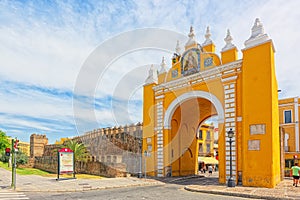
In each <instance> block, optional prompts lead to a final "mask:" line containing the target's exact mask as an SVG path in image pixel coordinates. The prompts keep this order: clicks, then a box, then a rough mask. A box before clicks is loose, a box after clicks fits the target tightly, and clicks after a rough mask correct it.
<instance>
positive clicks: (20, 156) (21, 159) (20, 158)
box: [16, 151, 28, 165]
mask: <svg viewBox="0 0 300 200" xmlns="http://www.w3.org/2000/svg"><path fill="white" fill-rule="evenodd" d="M16 159H17V165H25V164H27V163H28V156H27V155H26V154H24V153H23V152H21V151H19V152H17V157H16Z"/></svg>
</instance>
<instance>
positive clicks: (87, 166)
mask: <svg viewBox="0 0 300 200" xmlns="http://www.w3.org/2000/svg"><path fill="white" fill-rule="evenodd" d="M34 168H37V169H41V170H44V171H48V172H52V173H57V157H56V156H55V157H51V156H44V157H35V161H34ZM75 172H76V173H77V174H78V173H81V174H92V175H98V176H105V177H126V176H127V172H126V165H125V164H123V163H107V164H106V163H102V162H99V161H88V162H81V161H77V162H76V163H75Z"/></svg>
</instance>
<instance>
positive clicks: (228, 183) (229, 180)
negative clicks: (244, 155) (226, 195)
mask: <svg viewBox="0 0 300 200" xmlns="http://www.w3.org/2000/svg"><path fill="white" fill-rule="evenodd" d="M227 136H228V137H229V145H230V147H229V148H230V149H229V150H230V177H229V179H228V182H227V186H228V187H235V181H234V180H233V178H232V149H231V146H232V138H233V136H234V132H233V131H232V129H230V130H229V131H228V132H227Z"/></svg>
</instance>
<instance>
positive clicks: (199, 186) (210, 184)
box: [184, 176, 300, 200]
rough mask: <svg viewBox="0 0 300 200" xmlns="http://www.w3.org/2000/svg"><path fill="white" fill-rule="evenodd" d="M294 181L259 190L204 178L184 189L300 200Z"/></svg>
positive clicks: (216, 179) (299, 191) (261, 197)
mask: <svg viewBox="0 0 300 200" xmlns="http://www.w3.org/2000/svg"><path fill="white" fill-rule="evenodd" d="M292 183H293V181H292V179H290V178H287V179H284V181H282V182H281V183H279V184H278V185H277V186H276V187H275V188H257V187H243V186H236V187H234V188H229V187H227V186H226V185H221V184H219V183H218V177H216V176H213V177H204V178H203V179H201V181H198V182H197V183H196V184H195V183H193V185H187V186H185V187H184V188H185V189H186V190H188V191H192V192H202V193H209V194H218V195H227V196H238V197H245V198H254V199H298V200H300V187H293V186H292Z"/></svg>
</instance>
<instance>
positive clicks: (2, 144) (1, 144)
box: [0, 130, 10, 152]
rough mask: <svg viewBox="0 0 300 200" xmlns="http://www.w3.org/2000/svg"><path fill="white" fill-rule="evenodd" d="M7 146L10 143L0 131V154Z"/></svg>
mask: <svg viewBox="0 0 300 200" xmlns="http://www.w3.org/2000/svg"><path fill="white" fill-rule="evenodd" d="M9 146H10V143H9V141H8V139H7V136H6V133H5V132H3V131H1V130H0V152H3V151H4V150H5V148H7V147H9Z"/></svg>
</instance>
